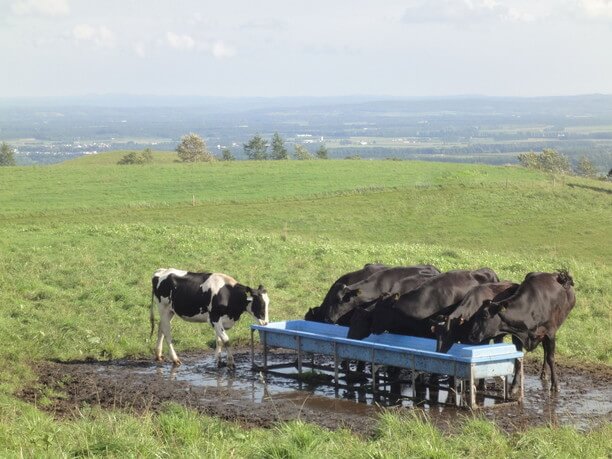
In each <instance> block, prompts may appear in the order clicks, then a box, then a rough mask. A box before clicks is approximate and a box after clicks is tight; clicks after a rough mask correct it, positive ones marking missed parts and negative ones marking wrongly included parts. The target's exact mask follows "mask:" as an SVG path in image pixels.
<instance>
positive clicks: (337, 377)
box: [334, 341, 350, 389]
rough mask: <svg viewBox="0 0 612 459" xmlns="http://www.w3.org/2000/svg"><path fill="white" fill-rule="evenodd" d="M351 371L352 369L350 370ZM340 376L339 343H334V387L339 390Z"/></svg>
mask: <svg viewBox="0 0 612 459" xmlns="http://www.w3.org/2000/svg"><path fill="white" fill-rule="evenodd" d="M349 371H350V368H349ZM338 383H339V374H338V343H336V342H335V341H334V385H335V386H336V389H338Z"/></svg>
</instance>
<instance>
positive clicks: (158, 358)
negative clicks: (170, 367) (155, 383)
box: [155, 355, 164, 362]
mask: <svg viewBox="0 0 612 459" xmlns="http://www.w3.org/2000/svg"><path fill="white" fill-rule="evenodd" d="M155 361H156V362H163V361H164V358H163V357H162V356H161V355H158V356H155Z"/></svg>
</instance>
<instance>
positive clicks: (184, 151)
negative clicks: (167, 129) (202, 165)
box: [176, 132, 214, 163]
mask: <svg viewBox="0 0 612 459" xmlns="http://www.w3.org/2000/svg"><path fill="white" fill-rule="evenodd" d="M176 152H177V153H178V157H179V159H180V160H181V161H183V162H185V163H195V162H201V161H206V162H210V161H212V160H213V159H214V157H213V155H212V154H211V153H210V151H208V148H207V147H206V143H205V142H204V140H203V139H202V137H200V136H199V135H197V134H194V133H193V132H190V133H189V134H187V135H185V136H183V137H182V138H181V143H179V145H178V147H176Z"/></svg>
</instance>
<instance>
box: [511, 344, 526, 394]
mask: <svg viewBox="0 0 612 459" xmlns="http://www.w3.org/2000/svg"><path fill="white" fill-rule="evenodd" d="M512 344H514V345H515V346H516V350H517V351H519V352H521V351H522V350H523V343H522V342H521V340H519V339H518V338H515V337H514V336H513V337H512ZM521 365H523V362H522V361H520V360H519V359H516V362H515V363H514V377H513V378H512V384H511V385H510V393H511V394H512V395H516V394H517V393H518V390H519V387H518V384H517V382H518V375H519V374H520V372H521V371H520V370H521Z"/></svg>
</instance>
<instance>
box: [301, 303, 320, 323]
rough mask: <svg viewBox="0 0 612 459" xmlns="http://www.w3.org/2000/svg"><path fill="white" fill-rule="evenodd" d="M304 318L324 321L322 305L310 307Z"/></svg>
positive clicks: (312, 320)
mask: <svg viewBox="0 0 612 459" xmlns="http://www.w3.org/2000/svg"><path fill="white" fill-rule="evenodd" d="M304 320H309V321H311V322H323V317H322V314H321V306H317V307H316V308H310V309H309V310H308V312H307V313H306V314H305V315H304Z"/></svg>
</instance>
